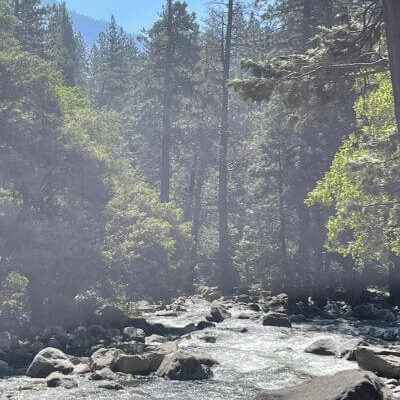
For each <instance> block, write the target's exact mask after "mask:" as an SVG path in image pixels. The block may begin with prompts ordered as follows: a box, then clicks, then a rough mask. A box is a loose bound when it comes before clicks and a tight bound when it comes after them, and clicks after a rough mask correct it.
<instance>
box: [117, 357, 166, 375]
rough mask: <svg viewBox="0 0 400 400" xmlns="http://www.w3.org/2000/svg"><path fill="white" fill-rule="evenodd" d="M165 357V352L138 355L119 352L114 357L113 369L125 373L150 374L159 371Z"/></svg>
mask: <svg viewBox="0 0 400 400" xmlns="http://www.w3.org/2000/svg"><path fill="white" fill-rule="evenodd" d="M163 358H164V354H162V353H158V352H151V353H145V354H136V355H129V354H119V355H117V356H116V357H115V358H114V360H113V362H112V364H111V369H112V370H113V371H114V372H122V373H124V374H132V375H148V374H150V373H152V372H156V371H157V369H158V367H159V366H160V364H161V363H162V361H163Z"/></svg>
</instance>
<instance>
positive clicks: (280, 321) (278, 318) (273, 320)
mask: <svg viewBox="0 0 400 400" xmlns="http://www.w3.org/2000/svg"><path fill="white" fill-rule="evenodd" d="M263 325H264V326H279V327H283V328H291V327H292V323H291V322H290V321H289V318H288V316H287V314H284V313H280V312H274V311H270V312H269V313H267V314H266V315H265V317H264V319H263Z"/></svg>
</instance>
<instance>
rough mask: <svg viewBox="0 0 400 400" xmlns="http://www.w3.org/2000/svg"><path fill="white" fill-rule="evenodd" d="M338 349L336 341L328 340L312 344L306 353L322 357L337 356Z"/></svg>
mask: <svg viewBox="0 0 400 400" xmlns="http://www.w3.org/2000/svg"><path fill="white" fill-rule="evenodd" d="M337 347H338V346H337V345H336V343H335V341H334V340H332V339H329V338H326V339H320V340H317V341H316V342H313V343H311V344H310V345H309V346H307V347H306V349H305V350H304V351H305V352H306V353H311V354H318V355H320V356H335V355H336V354H337V350H338V348H337Z"/></svg>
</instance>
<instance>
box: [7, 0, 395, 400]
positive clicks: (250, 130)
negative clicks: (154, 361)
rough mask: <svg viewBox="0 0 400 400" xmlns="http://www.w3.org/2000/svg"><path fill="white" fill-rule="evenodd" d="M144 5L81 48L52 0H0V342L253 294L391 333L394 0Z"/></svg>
mask: <svg viewBox="0 0 400 400" xmlns="http://www.w3.org/2000/svg"><path fill="white" fill-rule="evenodd" d="M163 3H164V5H163V6H160V10H159V14H158V16H157V18H156V21H155V22H154V24H153V25H152V26H151V27H150V28H149V29H143V30H142V31H141V32H140V33H138V34H137V35H133V34H130V33H128V32H126V31H125V30H124V29H123V28H121V27H120V25H119V23H118V19H117V18H115V17H114V16H110V20H109V24H108V28H107V29H106V30H104V31H103V32H102V33H100V34H99V36H98V39H97V42H96V43H95V44H94V45H93V46H92V47H89V46H88V45H87V44H86V43H85V40H84V38H83V37H82V35H81V34H80V33H79V32H77V31H76V30H75V29H74V27H73V24H72V20H71V17H70V12H69V10H68V8H67V5H66V4H65V3H62V2H61V3H56V4H54V5H44V4H42V2H41V1H40V0H0V332H1V331H3V330H4V331H5V332H6V331H7V333H8V332H11V334H10V333H8V335H12V334H14V333H15V334H16V335H22V336H20V337H23V334H22V333H21V332H24V334H25V333H26V332H27V330H29V332H30V333H29V335H30V336H29V335H28V336H29V337H31V338H32V337H37V336H35V335H36V333H37V332H39V331H40V330H41V329H42V330H43V329H45V328H46V327H59V328H61V327H63V328H61V329H65V330H66V332H69V330H72V329H75V328H76V327H79V326H81V325H82V324H83V323H82V321H86V320H89V319H90V318H89V317H88V315H89V314H90V313H91V312H92V311H93V310H94V309H96V308H97V307H99V305H102V307H103V311H104V310H108V311H109V313H113V316H112V317H111V316H110V315H108V314H107V313H106V312H104V313H103V314H101V315H102V318H105V319H107V318H108V317H110V318H111V319H112V318H117V319H118V318H119V319H118V321H120V319H121V318H123V317H122V316H123V315H125V316H128V317H129V318H138V317H141V309H140V305H141V304H142V305H143V304H148V305H149V304H150V305H155V304H157V305H158V306H159V307H163V306H165V305H166V304H175V303H174V302H176V301H177V300H176V299H179V298H180V299H182V298H184V299H185V298H186V299H191V298H197V297H196V296H199V297H201V296H203V297H207V296H208V297H209V298H211V300H210V301H212V300H216V299H218V298H219V296H224V297H223V298H224V299H235V301H237V300H238V299H239V302H240V301H241V300H243V302H244V303H248V302H250V303H252V304H253V303H255V301H254V298H256V299H260V297H259V296H262V298H267V299H268V298H269V302H270V304H269V306H268V307H267V308H268V310H269V311H271V310H275V309H274V307H275V306H276V304H277V303H279V305H280V306H282V305H283V306H282V307H283V309H280V308H279V307H278V308H277V309H276V310H275V311H276V312H277V313H278V314H279V313H281V314H282V312H283V314H285V315H286V314H287V315H289V316H292V315H293V316H295V317H297V316H298V315H301V316H302V317H303V316H305V317H309V316H311V314H312V317H315V316H316V315H320V314H319V313H320V312H321V313H323V314H321V315H323V316H324V317H327V318H328V317H329V315H328V314H329V313H331V314H330V316H332V315H333V314H332V312H331V311H332V309H333V304H334V305H335V306H334V307H337V304H339V306H340V307H341V311H340V312H339V311H338V312H337V314H335V313H334V316H335V318H339V317H342V316H343V315H342V311H343V310H344V311H343V312H345V311H346V312H347V313H348V314H346V315H347V316H349V315H350V314H349V313H350V312H354V310H358V311H355V313H356V315H357V316H358V317H360V318H361V319H363V318H362V317H363V315H364V316H365V315H366V314H368V315H367V317H365V319H367V320H379V319H380V317H377V318H375V317H371V315H372V314H373V313H374V312H375V311H376V312H378V310H380V311H381V312H386V314H385V317H384V318H382V319H385V321H386V322H390V323H392V325H390V326H391V327H394V328H396V327H397V333H396V335H397V336H396V339H394V340H399V341H400V333H399V332H398V322H399V319H397V320H396V318H397V312H398V311H399V307H400V179H399V177H400V147H399V143H400V142H399V139H400V137H399V132H400V1H398V0H247V1H245V0H221V1H219V2H213V1H211V2H209V4H208V12H207V15H206V16H205V18H203V19H201V18H199V17H198V16H196V14H195V13H192V12H191V11H190V1H189V2H188V3H189V4H186V3H185V2H183V1H175V0H166V1H164V2H163ZM216 293H218V295H216ZM214 295H215V298H214ZM192 296H195V297H192ZM246 296H247V297H246ZM245 299H248V301H247V300H246V301H245ZM199 301H200V300H199ZM232 301H233V300H232ZM260 302H261V300H260ZM256 303H258V302H256ZM261 303H262V302H261ZM267 303H268V301H267ZM372 303H374V304H375V306H376V307H377V308H373V307H375V306H373V305H371V304H372ZM161 305H163V306H161ZM181 307H182V310H179V309H178V310H174V311H178V312H179V311H184V310H183V308H184V307H183V306H182V305H181ZM257 307H259V305H258V304H256V305H252V308H253V310H252V311H258V310H257ZM368 307H369V308H368ZM261 308H262V307H261ZM157 310H158V309H157ZM167 310H168V308H167ZM268 310H266V311H268ZM335 310H336V308H335ZM349 310H350V311H349ZM389 310H390V311H389ZM142 311H143V310H142ZM153 311H154V310H153ZM158 311H159V310H158ZM159 312H161V311H159ZM335 312H336V311H335ZM388 312H389V313H390V315H393V318H394V319H392V318H391V316H389V317H388V315H389V314H388ZM164 313H165V312H164ZM218 313H219V314H218ZM225 313H226V315H227V314H228V311H226V310H224V309H223V307H222V306H221V307H220V308H219V306H215V305H214V306H212V308H211V315H212V317H210V318H207V319H208V321H209V322H210V321H211V322H212V323H214V322H221V321H218V319H220V317H221V319H222V320H224V319H226V318H227V316H226V315H225ZM106 314H107V315H108V317H107V316H106ZM215 314H218V315H219V317H218V316H217V317H216V316H215ZM378 314H379V313H378ZM352 315H353V314H352ZM379 315H381V314H379ZM399 315H400V314H399ZM117 316H118V317H117ZM163 316H164V317H167V315H163ZM128 317H127V318H128ZM275 317H276V316H275ZM295 317H293V318H291V321H290V322H289V320H287V323H288V324H290V325H291V323H296V322H297V320H296V318H295ZM386 317H388V318H386ZM285 318H286V317H285ZM329 318H330V317H329ZM215 319H216V320H215ZM243 319H245V318H243ZM285 320H286V319H285ZM389 320H390V321H389ZM96 321H97V320H96ZM107 321H108V322H110V321H109V320H107ZM112 321H115V319H112ZM129 321H130V325H133V326H135V329H136V330H137V329H140V330H143V332H144V333H145V334H146V336H147V334H148V333H151V334H159V333H160V332H159V331H158V330H157V329H158V328H157V329H156V328H154V326H155V325H154V326H153V325H151V323H150V325H151V327H150V325H149V323H148V322H146V324H145V323H144V322H143V321H142V320H141V322H140V323H139V322H138V321H136V325H135V324H134V322H132V321H133V320H129ZM396 321H397V322H396ZM97 322H98V321H97ZM103 322H104V321H103ZM103 322H102V323H101V324H100V323H98V324H93V325H96V326H97V325H104V324H103ZM285 324H286V322H285V323H284V324H283V325H279V326H285ZM87 325H90V324H89V323H88V324H87ZM105 325H107V323H105ZM109 325H110V326H109V327H110V328H115V327H117V328H124V327H126V323H121V324H119V323H116V325H117V326H114V323H113V322H110V323H109ZM122 325H123V326H122ZM264 325H269V324H268V323H265V319H264ZM272 325H274V323H272ZM76 329H78V328H76ZM126 329H127V328H126ZM171 329H172V328H171ZM246 329H247V328H246ZM385 329H386V328H385ZM53 331H54V329H53ZM53 331H52V333H51V334H49V337H51V339H56V338H57V340H56V345H54V343H53V345H54V346H50V345H49V347H51V348H53V347H56V348H57V347H59V348H61V349H62V350H65V349H66V348H68V346H67V345H66V344H63V341H62V340H59V338H58V336H57V335H59V330H56V331H54V332H53ZM33 332H36V333H33ZM44 332H46V330H45V331H44ZM57 332H58V333H57ZM124 332H125V331H124ZM135 332H136V331H135ZM169 333H171V332H169ZM174 333H177V332H175V331H174ZM185 333H189V332H188V331H185ZM136 334H137V332H136V333H135V335H136ZM88 335H89V334H88ZM93 335H96V334H92V336H93ZM124 335H125V333H124ZM126 335H128V336H129V334H126ZM161 335H162V334H161ZM382 335H383V333H382ZM75 336H77V334H75ZM75 336H74V338H75ZM178 336H181V333H179V334H178ZM359 336H362V335H359ZM7 337H8V336H7V335H6V334H0V375H2V373H1V371H2V369H1V366H2V365H1V363H2V361H1V360H2V354H3V353H7V351H11V350H10V349H11V347H10V346H11V345H10V346H8V347H10V348H7V351H3V350H4V348H3V350H2V343H3V344H4V340H5V341H6V342H7V340H6V339H7ZM9 337H10V338H11V336H9ZM385 339H387V338H386V337H385ZM10 340H11V339H10ZM32 340H33V339H32ZM46 340H48V338H47V339H46ZM135 340H136V339H135ZM39 341H40V340H39ZM139 341H140V340H139ZM212 341H213V339H210V342H212ZM33 342H35V343H36V342H37V339H35V340H33ZM33 342H32V343H33ZM43 342H44V341H43V340H42V341H41V343H43ZM7 343H8V342H7ZM10 343H11V342H10ZM30 343H31V342H30ZM32 343H31V344H32ZM46 343H47V342H46ZM66 343H67V342H66ZM146 343H147V342H146ZM57 344H58V345H61V347H60V346H58V345H57ZM20 346H22V345H21V344H20ZM6 347H7V346H6ZM92 349H94V347H92ZM38 350H41V349H38ZM97 350H98V349H97ZM325 350H326V349H325ZM32 352H33V351H32ZM32 352H31V353H32ZM85 354H86V353H85ZM316 354H320V353H316ZM34 355H35V354H34V352H33V353H32V354H31V356H32V357H31V358H33V356H34ZM79 355H80V356H82V355H83V354H79ZM397 356H398V354H397ZM13 357H14V355H13ZM360 357H361V356H360ZM22 358H23V357H22ZM28 358H29V356H28ZM24 360H25V361H26V357H25V358H24ZM114 361H115V358H114ZM3 362H7V363H8V364H10V366H13V368H15V370H18V368H21V367H22V365H23V363H22V362H21V363H19V362H17V363H16V364H15V365H14V363H13V360H10V359H8V358H7V357H5V358H4V361H3ZM359 364H360V366H361V368H363V365H362V364H363V363H362V361H361V362H360V361H359ZM3 366H4V365H3ZM31 366H32V365H31ZM338 368H339V367H338ZM396 368H397V369H398V370H399V371H400V361H399V363H398V365H397V364H396ZM30 369H31V367H30ZM99 369H100V368H99ZM365 369H368V370H371V371H372V372H379V371H377V370H376V369H369V368H365ZM338 370H341V368H339V369H338ZM28 372H29V370H28ZM64 372H65V371H64ZM114 372H115V371H114ZM119 372H124V371H123V370H119ZM332 372H337V371H336V370H335V371H332ZM6 375H7V374H6ZM378 375H379V374H378ZM383 375H384V376H386V375H385V374H383ZM28 376H32V377H37V378H42V376H33V375H29V374H28ZM44 377H45V376H43V378H44ZM386 377H387V378H396V379H399V378H400V372H398V373H396V375H395V376H390V374H389V376H386ZM171 379H172V378H171ZM238 379H239V378H238ZM363 379H366V378H365V377H364V378H363ZM294 383H298V382H297V381H296V382H294ZM398 384H400V381H398ZM395 386H397V384H396V385H395ZM268 388H269V387H267V388H264V387H263V389H268ZM191 390H192V389H191ZM300 392H301V391H300ZM1 393H3V392H2V386H1V384H0V397H1ZM4 393H6V392H4ZM398 393H400V391H399V392H398ZM298 395H299V396H300V397H290V396H288V397H279V399H281V398H282V399H289V400H297V399H299V400H305V398H309V399H310V400H312V399H314V397H312V396H311V395H310V396H309V397H301V393H300V394H298ZM246 396H247V394H246ZM246 396H244V397H237V398H238V399H239V398H240V399H244V398H248V397H246ZM264 396H265V395H264ZM364 396H365V395H364ZM11 398H12V397H11ZM15 398H17V397H15ZM29 398H32V399H33V398H35V399H36V397H29ZM37 398H38V399H41V398H43V399H44V398H47V397H44V395H43V397H37ZM50 398H54V397H49V399H50ZM107 398H108V397H107ZM146 398H151V399H153V398H154V399H158V397H146ZM161 398H164V397H160V399H161ZM165 398H167V397H165ZM168 398H179V396H177V397H168ZM187 398H188V399H189V397H187ZM191 398H192V397H190V399H191ZM195 398H200V397H195ZM201 398H203V397H201ZM222 398H228V397H215V399H222ZM232 398H235V399H236V397H232ZM258 398H259V399H265V400H270V399H277V398H278V397H268V395H266V397H258ZM383 398H386V397H371V399H373V400H375V399H383ZM18 399H19V397H18ZM60 399H61V397H60ZM212 399H214V397H212ZM332 399H333V397H332ZM335 399H336V397H335ZM337 399H339V397H337ZM340 399H341V400H347V399H350V397H349V398H348V397H340ZM351 399H353V397H351ZM354 399H356V400H358V399H360V400H367V397H363V395H361V397H355V398H354ZM368 399H370V398H369V397H368ZM315 400H331V398H330V397H329V399H328V398H326V399H325V397H324V398H322V397H318V396H315Z"/></svg>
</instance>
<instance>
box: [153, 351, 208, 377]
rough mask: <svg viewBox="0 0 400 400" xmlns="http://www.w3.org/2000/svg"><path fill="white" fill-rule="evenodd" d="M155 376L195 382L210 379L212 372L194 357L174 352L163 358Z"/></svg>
mask: <svg viewBox="0 0 400 400" xmlns="http://www.w3.org/2000/svg"><path fill="white" fill-rule="evenodd" d="M157 375H158V376H159V377H161V378H165V379H170V380H176V381H195V380H205V379H209V378H211V377H212V372H211V369H210V368H209V367H208V366H206V365H204V364H202V363H201V362H200V360H199V359H197V358H196V357H193V356H187V355H184V354H181V353H179V352H176V353H172V354H169V355H167V356H165V358H164V360H163V362H162V363H161V365H160V367H159V368H158V370H157Z"/></svg>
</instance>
